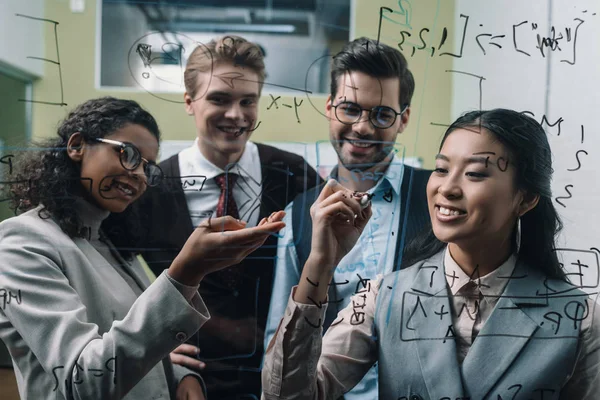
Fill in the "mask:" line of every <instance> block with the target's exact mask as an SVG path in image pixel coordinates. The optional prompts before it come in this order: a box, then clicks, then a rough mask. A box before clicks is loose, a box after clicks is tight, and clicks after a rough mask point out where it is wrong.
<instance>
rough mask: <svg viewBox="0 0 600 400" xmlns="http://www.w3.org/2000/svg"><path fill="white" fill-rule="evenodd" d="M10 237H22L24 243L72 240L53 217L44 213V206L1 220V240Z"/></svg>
mask: <svg viewBox="0 0 600 400" xmlns="http://www.w3.org/2000/svg"><path fill="white" fill-rule="evenodd" d="M8 238H13V239H17V240H19V238H22V240H23V244H30V243H33V242H38V243H43V242H50V243H55V244H57V245H60V243H61V242H65V241H67V242H72V240H71V239H70V238H69V236H68V235H66V234H65V233H64V232H63V230H62V229H60V227H59V226H58V224H57V223H56V222H54V220H53V219H52V218H50V217H49V216H45V215H44V212H43V206H38V207H35V208H33V209H31V210H29V211H26V212H24V213H23V214H20V215H18V216H15V217H11V218H7V219H5V220H4V221H2V222H0V240H7V239H8Z"/></svg>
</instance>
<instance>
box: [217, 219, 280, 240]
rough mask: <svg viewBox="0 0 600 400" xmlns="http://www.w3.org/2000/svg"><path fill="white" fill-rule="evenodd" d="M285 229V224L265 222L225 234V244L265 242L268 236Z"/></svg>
mask: <svg viewBox="0 0 600 400" xmlns="http://www.w3.org/2000/svg"><path fill="white" fill-rule="evenodd" d="M284 227H285V222H282V221H275V222H265V223H263V224H262V225H259V226H255V227H253V228H246V229H242V230H238V231H234V232H227V244H244V243H251V242H254V241H258V240H263V239H264V240H266V239H267V237H269V235H271V234H274V233H277V232H279V231H280V230H281V229H283V228H284Z"/></svg>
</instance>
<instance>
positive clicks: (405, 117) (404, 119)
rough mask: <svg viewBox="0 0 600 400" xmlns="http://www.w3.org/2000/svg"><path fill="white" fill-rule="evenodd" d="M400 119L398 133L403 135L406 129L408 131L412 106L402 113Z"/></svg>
mask: <svg viewBox="0 0 600 400" xmlns="http://www.w3.org/2000/svg"><path fill="white" fill-rule="evenodd" d="M399 117H400V126H398V133H402V132H404V129H406V126H407V125H408V120H409V119H410V106H408V107H407V108H406V110H405V111H404V112H403V113H402V115H399Z"/></svg>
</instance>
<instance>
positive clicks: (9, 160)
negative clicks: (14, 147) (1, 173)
mask: <svg viewBox="0 0 600 400" xmlns="http://www.w3.org/2000/svg"><path fill="white" fill-rule="evenodd" d="M14 157H15V156H14V155H12V154H8V155H5V156H3V157H2V158H0V164H6V165H8V174H9V175H11V174H12V172H13V163H12V159H13V158H14Z"/></svg>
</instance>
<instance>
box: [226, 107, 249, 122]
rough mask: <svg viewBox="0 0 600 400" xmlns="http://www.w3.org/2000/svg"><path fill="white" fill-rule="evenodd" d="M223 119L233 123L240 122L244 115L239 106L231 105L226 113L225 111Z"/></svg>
mask: <svg viewBox="0 0 600 400" xmlns="http://www.w3.org/2000/svg"><path fill="white" fill-rule="evenodd" d="M225 118H229V119H232V120H235V121H240V120H242V119H243V118H244V113H243V112H242V108H241V106H240V105H239V104H237V103H233V104H231V106H230V107H229V108H227V111H225Z"/></svg>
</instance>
